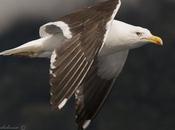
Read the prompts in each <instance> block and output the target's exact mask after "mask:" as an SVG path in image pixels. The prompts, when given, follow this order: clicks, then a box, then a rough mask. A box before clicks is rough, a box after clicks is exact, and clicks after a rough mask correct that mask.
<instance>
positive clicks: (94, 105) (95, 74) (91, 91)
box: [75, 51, 128, 129]
mask: <svg viewBox="0 0 175 130" xmlns="http://www.w3.org/2000/svg"><path fill="white" fill-rule="evenodd" d="M127 55H128V51H124V52H119V53H116V54H114V55H111V56H108V57H103V58H102V59H101V58H100V57H98V58H97V60H96V61H95V62H94V63H93V65H92V67H91V69H90V70H89V72H88V74H87V76H86V77H85V79H84V81H83V83H82V84H81V86H80V87H79V88H78V89H77V90H76V94H75V98H76V122H77V124H78V126H79V129H85V128H86V127H87V126H88V125H89V124H90V122H91V121H92V120H93V119H94V117H95V116H96V115H97V113H98V112H99V110H100V109H101V107H102V106H103V104H104V102H105V100H106V98H107V97H108V95H109V93H110V92H111V89H112V87H113V83H114V82H115V79H116V78H117V77H118V75H119V74H120V72H121V70H122V68H123V66H124V63H125V61H126V58H127ZM108 59H110V60H108ZM101 67H103V70H101ZM99 71H100V72H99ZM102 72H103V73H102ZM111 74H112V75H111Z"/></svg>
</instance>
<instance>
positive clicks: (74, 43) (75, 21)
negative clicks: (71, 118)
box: [45, 0, 119, 109]
mask: <svg viewBox="0 0 175 130" xmlns="http://www.w3.org/2000/svg"><path fill="white" fill-rule="evenodd" d="M118 4H119V1H118V0H109V1H107V2H103V3H100V4H98V5H96V6H93V7H90V8H86V9H84V10H82V11H79V12H76V13H72V14H70V15H67V16H65V17H63V18H60V19H59V20H60V21H59V22H57V23H58V24H57V23H55V25H57V27H59V28H60V29H61V30H62V34H63V35H64V36H65V37H66V38H67V42H66V43H64V44H63V46H62V47H61V48H58V49H56V50H55V51H54V52H53V54H52V57H51V68H50V73H51V79H50V84H51V86H52V87H51V95H52V97H51V104H52V106H53V107H54V108H55V109H61V108H62V107H63V106H64V105H65V103H66V102H67V100H68V99H69V98H70V97H71V96H72V95H73V94H74V93H75V91H76V90H77V88H78V87H79V86H80V85H81V83H82V81H83V80H84V78H85V77H86V75H87V72H88V71H89V69H90V68H91V66H92V64H93V62H94V59H95V57H96V55H97V53H98V52H99V50H100V48H101V47H102V44H103V42H104V39H105V34H107V31H108V29H109V28H107V24H109V25H110V24H111V22H112V21H113V18H114V16H115V13H116V12H117V11H115V12H114V10H115V9H116V8H117V7H118V6H117V5H118ZM109 25H108V26H109ZM46 28H47V26H46ZM48 30H49V29H48ZM45 31H47V29H46V30H45ZM49 32H52V31H50V30H49ZM49 32H46V33H49ZM54 32H55V31H54Z"/></svg>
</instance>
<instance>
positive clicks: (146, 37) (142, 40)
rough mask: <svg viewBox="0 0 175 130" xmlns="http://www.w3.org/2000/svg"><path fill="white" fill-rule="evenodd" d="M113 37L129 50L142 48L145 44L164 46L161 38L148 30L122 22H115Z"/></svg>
mask: <svg viewBox="0 0 175 130" xmlns="http://www.w3.org/2000/svg"><path fill="white" fill-rule="evenodd" d="M112 30H113V32H115V33H113V34H112V35H113V36H112V37H113V38H115V39H116V40H117V39H118V42H120V44H121V45H125V46H128V47H129V48H136V47H140V46H142V45H145V44H150V43H151V44H156V45H163V41H162V39H161V38H160V37H158V36H155V35H153V34H152V33H151V32H150V31H149V30H148V29H146V28H142V27H138V26H133V25H130V24H127V23H124V22H121V21H117V20H115V21H114V28H113V29H112Z"/></svg>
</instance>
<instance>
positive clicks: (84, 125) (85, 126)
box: [83, 120, 91, 129]
mask: <svg viewBox="0 0 175 130" xmlns="http://www.w3.org/2000/svg"><path fill="white" fill-rule="evenodd" d="M90 123H91V120H86V121H85V122H84V124H83V129H86V128H87V127H88V126H89V125H90Z"/></svg>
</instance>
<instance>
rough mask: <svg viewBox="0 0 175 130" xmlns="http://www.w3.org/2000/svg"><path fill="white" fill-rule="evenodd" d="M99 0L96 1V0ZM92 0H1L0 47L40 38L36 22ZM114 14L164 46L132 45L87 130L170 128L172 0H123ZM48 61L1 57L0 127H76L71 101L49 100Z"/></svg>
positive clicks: (174, 96) (174, 59)
mask: <svg viewBox="0 0 175 130" xmlns="http://www.w3.org/2000/svg"><path fill="white" fill-rule="evenodd" d="M98 1H100V0H98ZM94 2H95V1H94V0H0V51H2V50H5V49H9V48H12V47H16V46H18V45H21V44H23V43H25V42H27V41H30V40H33V39H36V38H38V37H39V35H38V29H39V27H40V26H41V25H42V24H44V23H46V22H48V21H56V20H57V19H58V17H60V16H62V15H64V14H67V13H70V12H71V11H73V10H76V9H79V8H82V7H85V6H87V5H91V4H94ZM116 19H119V20H122V21H125V22H127V23H131V24H134V25H140V26H143V27H146V28H148V29H150V30H152V32H153V34H157V35H160V36H161V37H162V39H163V40H164V44H165V45H164V46H163V47H158V46H154V45H147V46H144V47H142V48H139V49H135V50H132V51H131V53H130V55H129V57H128V60H127V63H126V65H125V67H124V70H123V72H122V73H121V75H120V77H119V78H118V80H117V82H116V85H115V87H114V89H113V92H112V93H111V95H110V97H109V98H108V100H107V102H106V104H105V106H104V107H103V109H102V111H101V112H100V114H99V115H98V116H97V118H96V119H95V120H94V122H93V123H92V124H91V125H90V127H89V130H174V129H175V51H174V49H175V43H174V36H175V31H174V30H175V1H174V0H132V1H131V0H122V7H121V10H120V11H119V13H118V15H117V16H116ZM48 68H49V60H47V59H28V58H15V57H0V72H1V73H0V130H4V128H7V127H16V129H21V130H50V129H51V130H76V125H75V123H74V100H72V101H70V102H69V103H68V105H67V106H66V107H65V109H63V110H62V111H60V112H53V111H51V109H50V104H49V98H50V96H49V87H50V86H49V76H48Z"/></svg>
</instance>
